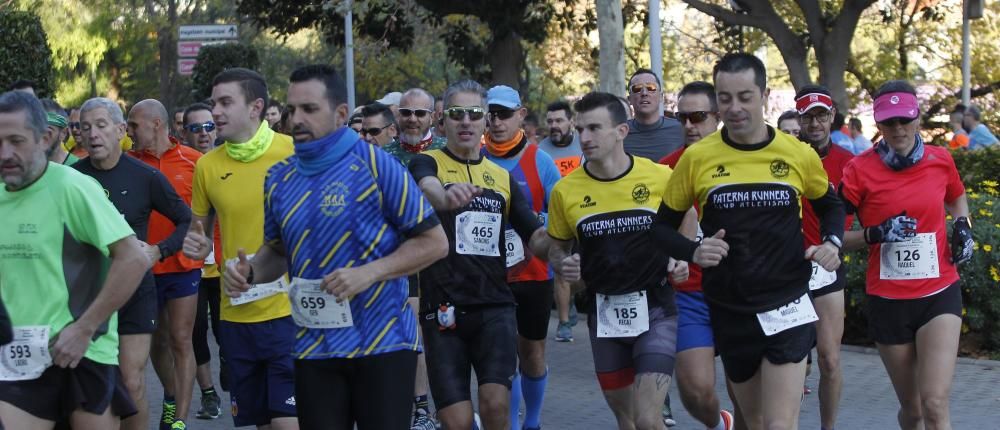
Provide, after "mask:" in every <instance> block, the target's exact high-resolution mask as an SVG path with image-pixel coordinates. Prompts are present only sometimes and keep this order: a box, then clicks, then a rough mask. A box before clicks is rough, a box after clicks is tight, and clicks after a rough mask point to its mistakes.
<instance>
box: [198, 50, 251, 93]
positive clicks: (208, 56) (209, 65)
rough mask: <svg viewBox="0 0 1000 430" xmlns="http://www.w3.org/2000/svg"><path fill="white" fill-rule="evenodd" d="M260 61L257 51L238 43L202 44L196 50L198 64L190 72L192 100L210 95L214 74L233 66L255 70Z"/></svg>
mask: <svg viewBox="0 0 1000 430" xmlns="http://www.w3.org/2000/svg"><path fill="white" fill-rule="evenodd" d="M259 64H260V61H259V60H258V57H257V51H255V50H254V49H253V48H251V47H249V46H247V45H243V44H239V43H225V44H222V45H209V46H203V47H202V48H201V50H200V51H198V64H196V65H195V66H194V73H193V74H192V76H191V77H192V79H193V88H192V89H191V94H192V97H193V98H194V100H199V101H200V100H205V99H207V98H209V97H211V96H212V80H213V79H215V75H218V74H219V72H222V71H223V70H226V69H231V68H233V67H245V68H247V69H251V70H257V66H258V65H259Z"/></svg>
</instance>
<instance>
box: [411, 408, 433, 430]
mask: <svg viewBox="0 0 1000 430" xmlns="http://www.w3.org/2000/svg"><path fill="white" fill-rule="evenodd" d="M435 429H437V425H436V424H435V423H434V419H432V418H431V415H430V413H428V412H427V411H426V410H424V409H423V408H417V409H416V410H415V411H413V424H412V425H410V430H435Z"/></svg>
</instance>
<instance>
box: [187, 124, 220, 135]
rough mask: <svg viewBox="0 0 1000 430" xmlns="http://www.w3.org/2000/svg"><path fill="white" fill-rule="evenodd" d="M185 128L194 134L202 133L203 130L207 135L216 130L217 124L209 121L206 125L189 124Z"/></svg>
mask: <svg viewBox="0 0 1000 430" xmlns="http://www.w3.org/2000/svg"><path fill="white" fill-rule="evenodd" d="M184 128H186V129H187V131H190V132H192V133H201V131H202V130H205V132H206V133H211V132H212V131H214V130H215V123H214V122H212V121H209V122H206V123H204V124H188V125H186V126H184Z"/></svg>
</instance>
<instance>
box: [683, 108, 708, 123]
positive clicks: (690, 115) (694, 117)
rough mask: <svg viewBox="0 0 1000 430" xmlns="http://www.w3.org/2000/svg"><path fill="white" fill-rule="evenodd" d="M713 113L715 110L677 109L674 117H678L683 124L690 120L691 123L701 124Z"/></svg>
mask: <svg viewBox="0 0 1000 430" xmlns="http://www.w3.org/2000/svg"><path fill="white" fill-rule="evenodd" d="M713 114H715V112H709V111H707V110H697V111H693V112H681V111H677V113H675V114H674V118H677V121H680V123H681V124H685V123H687V122H688V121H691V124H701V123H703V122H705V120H706V119H708V116H709V115H713Z"/></svg>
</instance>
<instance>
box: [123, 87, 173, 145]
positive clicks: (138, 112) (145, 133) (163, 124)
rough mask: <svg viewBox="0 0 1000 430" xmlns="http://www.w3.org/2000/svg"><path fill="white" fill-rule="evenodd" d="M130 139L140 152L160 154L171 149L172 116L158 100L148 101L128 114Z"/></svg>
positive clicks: (142, 102) (137, 105)
mask: <svg viewBox="0 0 1000 430" xmlns="http://www.w3.org/2000/svg"><path fill="white" fill-rule="evenodd" d="M126 130H127V132H128V135H129V137H131V138H132V142H133V143H134V145H135V149H136V150H138V151H154V152H157V153H160V152H161V151H165V150H166V149H167V148H170V146H171V143H170V137H169V134H170V114H169V113H168V112H167V108H166V107H164V106H163V103H160V102H159V101H158V100H153V99H146V100H143V101H141V102H138V103H136V104H135V106H132V109H131V110H130V111H129V112H128V127H127V128H126Z"/></svg>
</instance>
